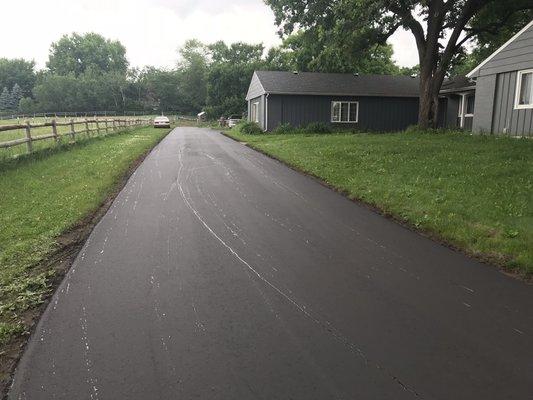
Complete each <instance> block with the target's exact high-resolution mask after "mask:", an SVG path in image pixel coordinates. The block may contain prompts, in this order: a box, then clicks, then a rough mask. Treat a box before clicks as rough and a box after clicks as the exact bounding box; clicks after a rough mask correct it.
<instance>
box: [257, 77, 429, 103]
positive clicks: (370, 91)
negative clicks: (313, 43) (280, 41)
mask: <svg viewBox="0 0 533 400" xmlns="http://www.w3.org/2000/svg"><path fill="white" fill-rule="evenodd" d="M255 74H256V76H257V78H258V80H259V81H260V83H261V86H262V87H263V89H264V93H270V94H306V95H334V96H384V97H418V96H419V79H418V78H412V77H410V76H403V75H358V76H357V75H354V74H329V73H321V72H299V73H293V72H284V71H256V72H255ZM264 93H261V94H264ZM255 94H257V92H256V93H255Z"/></svg>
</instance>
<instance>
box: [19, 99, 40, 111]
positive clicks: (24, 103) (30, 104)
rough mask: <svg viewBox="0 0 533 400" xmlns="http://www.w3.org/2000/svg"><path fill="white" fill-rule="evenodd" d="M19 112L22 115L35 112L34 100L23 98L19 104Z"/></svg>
mask: <svg viewBox="0 0 533 400" xmlns="http://www.w3.org/2000/svg"><path fill="white" fill-rule="evenodd" d="M19 111H20V112H21V113H24V114H30V113H34V112H36V111H37V105H36V103H35V100H34V99H32V98H31V97H23V98H22V99H20V102H19Z"/></svg>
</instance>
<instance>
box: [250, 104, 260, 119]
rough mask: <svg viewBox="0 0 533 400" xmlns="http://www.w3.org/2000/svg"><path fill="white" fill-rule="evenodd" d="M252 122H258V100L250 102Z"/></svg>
mask: <svg viewBox="0 0 533 400" xmlns="http://www.w3.org/2000/svg"><path fill="white" fill-rule="evenodd" d="M250 114H251V115H250V116H251V120H252V122H259V102H258V101H256V102H255V103H252V110H251V112H250Z"/></svg>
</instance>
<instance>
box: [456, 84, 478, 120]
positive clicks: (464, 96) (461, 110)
mask: <svg viewBox="0 0 533 400" xmlns="http://www.w3.org/2000/svg"><path fill="white" fill-rule="evenodd" d="M459 96H461V99H460V100H459V112H458V114H457V118H459V128H464V126H465V118H467V117H473V116H474V114H467V113H466V108H467V105H468V104H467V101H466V99H467V97H468V96H475V93H459ZM474 98H475V97H474ZM474 101H475V100H474ZM474 112H475V110H474Z"/></svg>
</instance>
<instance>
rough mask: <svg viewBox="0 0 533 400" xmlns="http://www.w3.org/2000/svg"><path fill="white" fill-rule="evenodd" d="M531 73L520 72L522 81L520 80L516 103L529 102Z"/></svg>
mask: <svg viewBox="0 0 533 400" xmlns="http://www.w3.org/2000/svg"><path fill="white" fill-rule="evenodd" d="M532 77H533V73H531V72H528V73H527V74H522V81H521V82H520V97H519V99H518V104H531V103H532V99H531V95H532V93H531V89H532V88H531V83H532V82H531V80H532Z"/></svg>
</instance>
